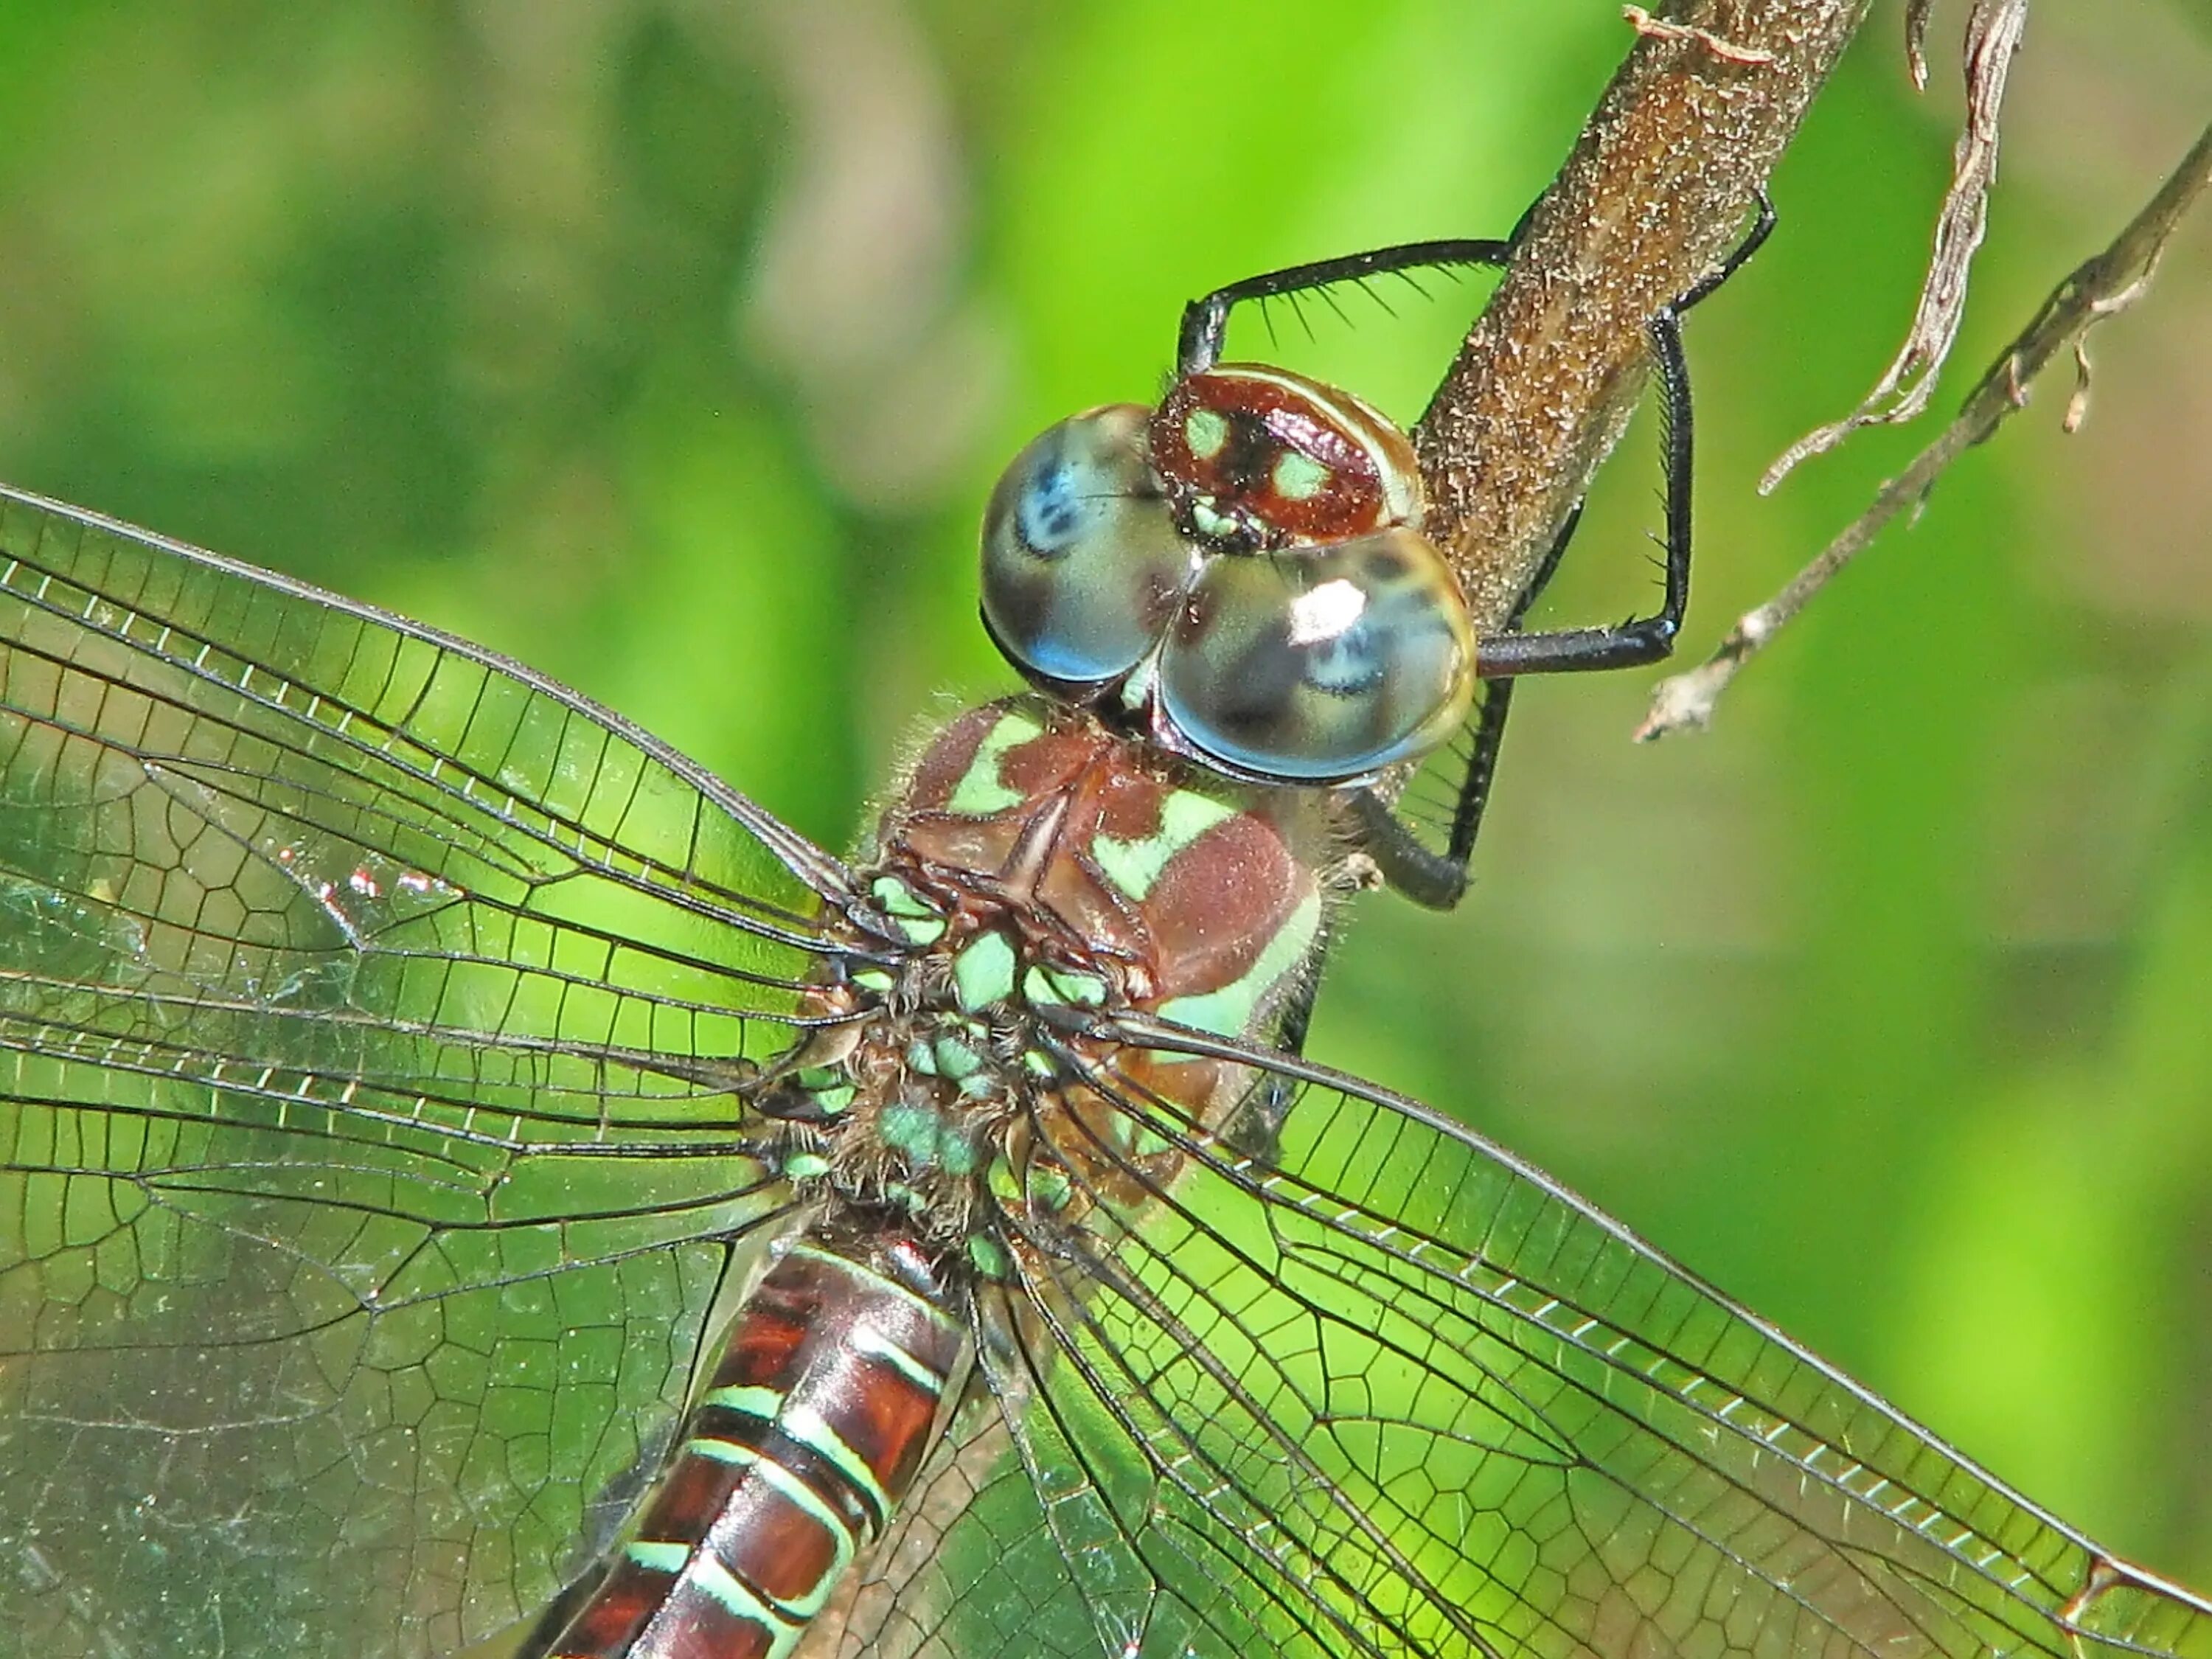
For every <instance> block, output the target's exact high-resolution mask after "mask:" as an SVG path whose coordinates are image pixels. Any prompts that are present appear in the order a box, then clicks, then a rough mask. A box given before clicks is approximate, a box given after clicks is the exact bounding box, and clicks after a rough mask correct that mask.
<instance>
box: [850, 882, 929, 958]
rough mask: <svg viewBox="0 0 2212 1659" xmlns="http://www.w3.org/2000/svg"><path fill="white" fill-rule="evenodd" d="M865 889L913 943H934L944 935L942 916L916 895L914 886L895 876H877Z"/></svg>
mask: <svg viewBox="0 0 2212 1659" xmlns="http://www.w3.org/2000/svg"><path fill="white" fill-rule="evenodd" d="M868 890H869V892H870V893H872V894H873V895H874V896H875V900H876V902H877V903H878V904H880V905H882V906H883V907H884V915H887V916H889V917H890V919H891V920H892V921H895V922H896V923H897V924H898V929H899V932H901V933H904V934H905V935H906V936H907V938H908V939H909V940H910V941H912V942H913V943H914V944H916V945H934V944H936V943H937V941H938V940H939V939H943V938H944V937H945V918H944V917H942V916H940V915H938V914H937V912H936V911H934V910H933V909H931V908H929V907H928V906H927V904H924V903H923V902H921V900H920V899H919V898H917V897H915V893H914V890H913V889H912V888H910V887H908V885H907V884H905V883H904V882H902V881H901V880H899V879H898V878H897V877H896V876H878V877H877V878H876V879H875V883H874V884H873V885H872V886H871V887H870V888H869V889H868Z"/></svg>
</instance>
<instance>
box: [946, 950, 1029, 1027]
mask: <svg viewBox="0 0 2212 1659" xmlns="http://www.w3.org/2000/svg"><path fill="white" fill-rule="evenodd" d="M952 994H953V995H954V996H955V997H957V999H958V1000H959V1003H960V1006H962V1007H963V1008H964V1009H966V1010H967V1011H968V1012H969V1013H971V1014H972V1013H974V1012H975V1011H976V1010H977V1009H979V1008H987V1007H989V1006H991V1005H992V1004H993V1003H994V1002H1004V1001H1005V1000H1006V999H1007V998H1008V997H1011V996H1012V995H1013V994H1014V947H1013V945H1012V944H1010V943H1009V942H1008V941H1007V939H1006V935H1005V934H1004V933H978V934H977V935H976V936H975V941H974V943H972V944H970V945H966V946H965V947H963V949H962V951H961V952H960V954H959V955H958V956H957V957H953V958H952Z"/></svg>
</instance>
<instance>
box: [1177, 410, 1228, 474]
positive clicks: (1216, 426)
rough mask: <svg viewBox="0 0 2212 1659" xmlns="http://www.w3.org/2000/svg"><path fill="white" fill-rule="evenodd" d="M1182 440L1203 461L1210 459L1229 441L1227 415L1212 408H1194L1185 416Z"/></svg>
mask: <svg viewBox="0 0 2212 1659" xmlns="http://www.w3.org/2000/svg"><path fill="white" fill-rule="evenodd" d="M1182 441H1184V442H1185V443H1187V444H1188V445H1189V446H1190V453H1192V454H1194V455H1195V456H1196V457H1198V459H1200V460H1201V461H1210V460H1212V459H1213V458H1214V457H1215V456H1216V455H1218V454H1219V453H1221V447H1222V446H1223V445H1224V444H1225V443H1227V442H1228V441H1229V421H1228V418H1227V416H1224V415H1222V414H1220V413H1219V412H1218V411H1217V410H1211V409H1194V410H1191V411H1190V413H1189V414H1188V415H1187V416H1184V417H1183V422H1182Z"/></svg>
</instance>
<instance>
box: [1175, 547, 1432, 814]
mask: <svg viewBox="0 0 2212 1659" xmlns="http://www.w3.org/2000/svg"><path fill="white" fill-rule="evenodd" d="M1159 697H1160V707H1161V708H1162V709H1163V711H1164V713H1165V714H1166V715H1167V717H1168V719H1169V720H1170V721H1172V722H1173V724H1174V726H1175V727H1176V730H1177V731H1178V732H1180V733H1181V734H1182V738H1184V739H1185V741H1187V742H1188V744H1190V745H1191V746H1192V747H1193V748H1194V749H1196V750H1199V751H1200V753H1202V754H1205V755H1207V756H1210V757H1212V758H1213V759H1215V760H1218V761H1220V762H1222V763H1225V764H1226V765H1228V766H1230V767H1231V768H1233V769H1237V770H1238V771H1242V772H1246V773H1250V774H1253V775H1258V776H1261V777H1267V778H1279V779H1281V780H1283V781H1287V782H1301V783H1324V782H1336V781H1342V780H1345V779H1347V778H1354V777H1358V776H1359V775H1362V774H1363V773H1368V772H1373V771H1376V770H1378V769H1381V768H1383V767H1385V766H1389V765H1391V764H1393V763H1396V762H1399V761H1404V760H1412V759H1414V758H1415V757H1419V756H1420V755H1424V754H1425V753H1427V752H1428V751H1429V750H1431V749H1433V748H1435V747H1436V746H1437V744H1439V743H1442V742H1443V740H1444V739H1445V738H1447V737H1449V735H1450V734H1451V733H1452V732H1454V731H1455V730H1457V729H1458V727H1459V726H1460V724H1461V723H1462V721H1463V720H1465V719H1466V718H1467V712H1468V705H1469V703H1470V702H1472V701H1473V699H1474V629H1473V627H1472V625H1471V624H1470V623H1468V616H1467V606H1466V603H1465V602H1464V601H1463V600H1462V599H1461V597H1460V592H1459V584H1458V582H1457V581H1456V580H1454V578H1453V576H1452V574H1451V570H1450V568H1449V566H1447V565H1446V564H1445V563H1444V562H1443V558H1442V557H1441V556H1439V555H1438V554H1437V550H1436V549H1435V547H1434V546H1433V545H1431V543H1430V542H1429V539H1428V538H1426V537H1425V536H1423V535H1422V534H1420V532H1418V531H1415V530H1411V529H1407V528H1404V527H1402V526H1401V527H1400V528H1397V529H1394V530H1385V531H1382V532H1378V533H1376V534H1375V535H1372V536H1362V537H1359V538H1357V539H1355V540H1352V541H1348V542H1340V543H1338V544H1334V545H1333V546H1328V547H1323V548H1317V549H1313V550H1300V551H1297V552H1291V553H1279V554H1246V555H1237V554H1225V555H1222V556H1219V557H1217V558H1215V559H1212V560H1211V561H1210V562H1208V563H1207V565H1206V569H1205V571H1204V572H1203V573H1202V574H1200V577H1199V579H1198V581H1197V583H1196V584H1195V585H1194V586H1193V587H1192V589H1191V592H1190V597H1189V600H1188V603H1187V604H1186V605H1184V607H1183V609H1182V613H1181V615H1180V616H1179V617H1178V618H1177V619H1176V625H1175V628H1174V630H1173V631H1172V632H1171V633H1170V635H1169V636H1168V641H1167V643H1166V645H1165V647H1164V648H1163V650H1162V652H1161V656H1160V672H1159Z"/></svg>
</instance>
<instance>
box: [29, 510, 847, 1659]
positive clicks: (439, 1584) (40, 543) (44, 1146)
mask: <svg viewBox="0 0 2212 1659" xmlns="http://www.w3.org/2000/svg"><path fill="white" fill-rule="evenodd" d="M842 884H843V872H842V869H841V868H840V866H838V865H837V864H836V861H835V860H831V859H829V857H827V856H826V855H825V854H822V853H820V852H818V851H817V850H816V849H815V848H812V847H811V846H810V845H809V844H807V843H806V842H804V841H803V840H801V839H800V838H799V837H798V836H795V835H793V833H792V832H791V831H789V830H787V829H784V828H783V827H782V826H781V825H780V824H778V823H775V820H773V819H772V818H769V817H767V816H766V815H765V814H763V813H762V812H761V811H759V810H758V809H757V808H756V807H755V806H753V805H751V804H750V803H749V802H747V801H745V800H744V799H743V798H741V797H739V796H738V795H735V794H734V793H731V792H730V791H729V790H727V789H726V788H725V787H722V786H720V784H718V783H716V782H715V781H714V780H713V779H711V778H709V777H708V776H706V775H703V774H702V773H701V772H700V771H699V770H698V769H696V768H695V767H693V766H691V765H690V763H686V762H684V760H682V759H681V758H680V757H677V756H675V755H673V754H671V752H669V751H668V750H665V749H664V748H662V747H660V746H659V745H657V744H654V743H653V742H652V740H651V739H649V738H645V737H644V736H642V735H641V734H640V733H638V732H635V730H633V729H632V728H630V727H629V726H626V725H624V724H623V722H621V721H620V720H617V718H615V717H614V716H612V715H611V714H607V713H605V711H603V710H600V709H598V708H594V707H592V705H590V704H588V703H586V702H584V701H583V700H581V699H580V698H578V697H576V696H574V695H573V694H571V693H569V692H567V691H565V690H562V689H560V688H559V687H557V686H555V685H552V684H550V683H548V682H546V681H544V680H541V679H538V678H534V677H533V676H532V675H530V674H529V673H528V672H527V671H524V670H522V669H520V668H518V667H516V666H515V665H512V664H509V663H507V662H505V661H502V660H501V659H497V658H495V657H492V656H490V655H489V654H487V653H483V652H482V651H478V650H476V649H474V648H473V647H468V646H466V645H464V644H462V643H460V642H459V641H453V640H450V639H447V638H443V637H441V636H439V635H435V634H432V633H429V632H428V631H426V630H423V629H418V628H416V627H414V626H412V625H410V624H409V623H404V622H402V621H400V620H398V618H395V617H389V616H386V615H383V614H381V613H380V612H377V611H372V610H369V609H368V608H365V607H363V606H361V605H354V604H350V603H349V602H347V601H344V600H342V599H336V598H333V597H331V596H330V595H327V594H324V593H320V592H315V591H313V590H312V589H308V588H305V587H302V586H295V585H294V584H291V583H289V582H287V581H284V580H281V579H279V578H276V577H274V576H270V575H267V574H262V573H259V572H256V571H253V570H251V569H249V568H246V567H243V566H240V565H235V564H232V563H229V562H225V561H222V560H220V559H216V558H215V557H212V556H209V555H206V554H204V553H199V552H197V551H194V550H189V549H185V548H182V547H179V546H175V545H173V544H168V543H165V542H161V541H159V540H157V539H155V538H151V537H149V536H145V535H143V534H142V533H140V532H136V531H131V530H128V529H125V528H124V527H122V526H116V525H112V524H109V523H106V522H105V521H103V520H97V519H94V518H91V517H89V516H88V515H85V514H82V513H77V512H76V511H74V510H72V509H70V508H66V507H58V506H55V505H53V504H51V503H47V502H43V501H36V500H33V499H29V498H27V497H22V496H19V495H0V1493H4V1494H5V1501H4V1502H0V1629H4V1630H6V1631H9V1632H11V1633H12V1634H11V1635H10V1637H9V1638H8V1639H7V1641H6V1642H5V1643H4V1644H0V1645H6V1646H8V1647H9V1648H10V1650H19V1651H22V1652H33V1651H35V1652H41V1653H46V1654H53V1655H58V1656H74V1655H81V1654H82V1655H89V1654H99V1655H103V1656H106V1655H155V1656H173V1655H185V1654H215V1653H221V1654H223V1655H226V1656H268V1659H278V1656H283V1659H292V1656H312V1655H323V1654H331V1655H337V1654H344V1655H349V1656H351V1655H362V1656H374V1659H397V1656H412V1655H418V1654H425V1653H430V1652H443V1651H447V1650H453V1649H455V1648H458V1647H460V1646H462V1645H465V1644H466V1643H467V1642H468V1641H470V1640H473V1639H475V1638H477V1637H479V1636H481V1635H483V1634H484V1633H485V1632H489V1631H493V1630H495V1629H497V1628H499V1627H501V1626H504V1625H506V1624H507V1623H509V1622H510V1621H512V1620H514V1619H516V1618H518V1617H520V1616H521V1615H523V1614H525V1613H528V1612H529V1611H530V1610H532V1608H533V1607H536V1606H538V1604H540V1603H542V1602H544V1601H545V1600H546V1599H547V1598H548V1597H549V1596H550V1595H551V1594H552V1593H553V1592H554V1590H555V1589H556V1588H557V1587H558V1586H559V1584H560V1583H562V1580H563V1578H564V1577H566V1576H568V1574H569V1573H570V1572H572V1571H574V1568H575V1566H576V1565H577V1564H578V1560H579V1558H580V1556H581V1554H582V1553H584V1552H585V1551H586V1550H587V1549H588V1548H590V1547H592V1545H593V1544H594V1543H595V1542H596V1541H598V1540H599V1539H600V1538H602V1537H603V1536H604V1535H605V1534H606V1533H607V1532H608V1531H609V1530H610V1529H611V1528H612V1527H613V1526H614V1525H616V1524H617V1522H618V1521H619V1516H620V1510H621V1509H622V1507H623V1503H624V1501H625V1500H626V1498H627V1497H628V1495H629V1493H630V1492H633V1491H635V1487H636V1486H637V1484H638V1482H639V1481H640V1480H642V1479H643V1478H645V1476H646V1475H647V1474H649V1473H650V1472H651V1471H652V1470H653V1468H654V1467H655V1466H656V1465H657V1462H658V1460H659V1450H660V1448H661V1446H662V1444H663V1443H665V1439H666V1437H667V1435H668V1434H669V1432H670V1431H671V1423H672V1420H673V1415H674V1413H675V1412H676V1410H677V1409H678V1407H679V1406H680V1403H681V1400H682V1396H683V1395H684V1389H685V1387H686V1384H687V1383H688V1380H689V1376H690V1369H691V1364H692V1360H693V1356H694V1351H695V1349H696V1346H697V1344H698V1342H699V1340H700V1337H701V1327H702V1322H703V1321H704V1319H705V1317H706V1314H707V1309H708V1303H709V1301H710V1300H711V1298H712V1297H713V1296H714V1291H715V1288H716V1284H717V1281H718V1279H719V1278H720V1274H721V1273H722V1271H723V1267H724V1265H725V1261H726V1241H727V1239H728V1238H729V1237H732V1235H734V1234H736V1233H738V1232H739V1231H743V1230H744V1228H746V1227H747V1226H749V1225H757V1223H758V1222H759V1220H760V1219H761V1218H763V1217H764V1216H765V1215H767V1214H769V1213H770V1212H773V1211H774V1209H775V1206H777V1205H778V1204H779V1203H781V1201H782V1195H781V1192H780V1191H779V1190H778V1189H776V1188H774V1187H772V1186H771V1185H770V1184H769V1183H767V1182H765V1181H764V1179H763V1176H762V1173H761V1171H760V1170H759V1167H758V1166H757V1164H754V1163H753V1162H752V1161H750V1159H749V1158H746V1157H745V1156H744V1149H743V1147H742V1146H741V1145H740V1144H739V1139H740V1137H739V1133H738V1121H737V1119H738V1106H737V1103H736V1100H735V1097H733V1096H732V1092H731V1090H732V1086H733V1084H734V1082H735V1080H736V1078H737V1076H738V1069H739V1067H740V1066H741V1063H742V1062H744V1060H747V1059H748V1058H749V1057H752V1056H757V1055H760V1054H767V1053H772V1052H774V1051H775V1050H778V1049H781V1048H783V1047H785V1046H786V1045H787V1043H788V1042H789V1041H790V1040H791V1030H790V1026H791V1024H792V1022H793V1019H794V1018H797V1012H796V1011H797V1007H798V987H799V985H800V984H801V982H802V981H804V980H805V978H806V977H807V976H808V975H809V973H810V972H811V971H812V970H814V969H816V967H817V964H818V963H819V962H820V960H821V958H822V957H823V954H824V953H825V952H826V951H829V949H830V948H831V947H829V946H828V945H826V944H825V943H824V941H823V939H821V938H820V937H819V936H818V935H817V923H816V921H815V920H814V918H815V917H816V916H817V913H819V912H820V911H822V909H823V906H824V904H825V903H827V904H829V905H831V906H834V905H835V904H836V902H838V901H839V900H840V898H841V897H842V893H843V885H842Z"/></svg>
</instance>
